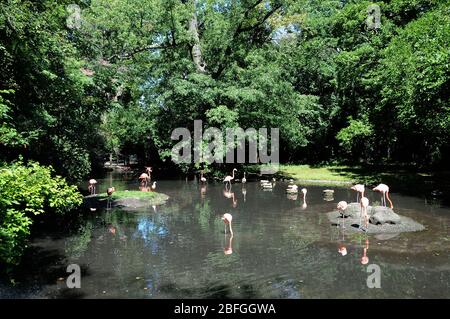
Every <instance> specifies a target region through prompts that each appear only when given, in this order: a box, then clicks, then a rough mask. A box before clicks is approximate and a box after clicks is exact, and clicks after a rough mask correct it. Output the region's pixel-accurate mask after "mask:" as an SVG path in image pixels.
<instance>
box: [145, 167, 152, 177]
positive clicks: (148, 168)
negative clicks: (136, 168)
mask: <svg viewBox="0 0 450 319" xmlns="http://www.w3.org/2000/svg"><path fill="white" fill-rule="evenodd" d="M145 171H146V172H147V175H148V179H149V180H151V179H152V172H153V170H152V167H151V166H145Z"/></svg>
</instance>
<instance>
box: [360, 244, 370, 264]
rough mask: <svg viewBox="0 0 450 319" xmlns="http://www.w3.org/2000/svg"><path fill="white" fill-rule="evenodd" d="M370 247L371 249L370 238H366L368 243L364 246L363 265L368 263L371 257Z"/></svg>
mask: <svg viewBox="0 0 450 319" xmlns="http://www.w3.org/2000/svg"><path fill="white" fill-rule="evenodd" d="M368 249H369V239H368V238H366V245H365V246H364V248H363V255H362V257H361V265H367V264H368V263H369V257H368V256H367V250H368Z"/></svg>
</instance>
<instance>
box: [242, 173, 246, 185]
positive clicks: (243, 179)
mask: <svg viewBox="0 0 450 319" xmlns="http://www.w3.org/2000/svg"><path fill="white" fill-rule="evenodd" d="M241 183H242V184H245V183H247V179H246V178H245V172H244V177H242V180H241Z"/></svg>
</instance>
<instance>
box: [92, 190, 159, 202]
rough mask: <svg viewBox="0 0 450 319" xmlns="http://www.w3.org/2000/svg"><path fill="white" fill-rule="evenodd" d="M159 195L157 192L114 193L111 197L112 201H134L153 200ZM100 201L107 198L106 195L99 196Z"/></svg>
mask: <svg viewBox="0 0 450 319" xmlns="http://www.w3.org/2000/svg"><path fill="white" fill-rule="evenodd" d="M158 194H159V193H157V192H141V191H115V192H114V193H113V194H112V195H111V197H112V199H113V200H117V199H128V198H135V199H153V198H155V197H156V196H157V195H158ZM98 197H99V198H100V199H103V198H107V197H108V195H106V194H101V195H99V196H98Z"/></svg>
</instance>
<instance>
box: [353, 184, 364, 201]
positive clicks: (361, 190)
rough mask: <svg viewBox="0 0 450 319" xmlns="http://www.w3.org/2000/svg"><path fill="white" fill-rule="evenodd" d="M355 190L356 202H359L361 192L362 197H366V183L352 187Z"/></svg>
mask: <svg viewBox="0 0 450 319" xmlns="http://www.w3.org/2000/svg"><path fill="white" fill-rule="evenodd" d="M351 189H353V190H354V191H356V193H357V194H356V202H357V203H358V202H359V194H360V193H361V197H364V185H361V184H356V185H354V186H352V187H351Z"/></svg>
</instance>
